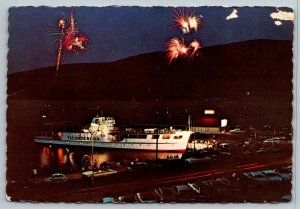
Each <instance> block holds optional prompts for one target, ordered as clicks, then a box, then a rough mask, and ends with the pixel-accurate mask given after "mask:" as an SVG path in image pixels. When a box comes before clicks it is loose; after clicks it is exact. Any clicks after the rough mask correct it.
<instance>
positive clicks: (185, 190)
mask: <svg viewBox="0 0 300 209" xmlns="http://www.w3.org/2000/svg"><path fill="white" fill-rule="evenodd" d="M175 190H176V192H177V201H178V202H197V201H198V199H199V195H198V194H197V193H196V192H195V191H194V190H193V189H192V188H191V187H189V186H187V185H185V184H181V185H177V186H175Z"/></svg>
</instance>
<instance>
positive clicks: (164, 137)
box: [162, 134, 170, 139]
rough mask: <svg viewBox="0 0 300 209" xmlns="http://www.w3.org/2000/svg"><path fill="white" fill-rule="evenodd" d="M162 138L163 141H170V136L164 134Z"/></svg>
mask: <svg viewBox="0 0 300 209" xmlns="http://www.w3.org/2000/svg"><path fill="white" fill-rule="evenodd" d="M162 138H163V139H170V135H169V134H164V135H163V137H162Z"/></svg>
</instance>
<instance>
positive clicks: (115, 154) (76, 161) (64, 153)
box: [40, 146, 182, 169]
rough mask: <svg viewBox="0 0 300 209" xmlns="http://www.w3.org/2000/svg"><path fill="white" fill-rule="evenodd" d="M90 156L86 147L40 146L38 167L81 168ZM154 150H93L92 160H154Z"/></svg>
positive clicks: (168, 155)
mask: <svg viewBox="0 0 300 209" xmlns="http://www.w3.org/2000/svg"><path fill="white" fill-rule="evenodd" d="M86 155H88V156H91V150H90V149H88V148H82V149H79V148H75V149H73V148H72V149H71V148H66V147H52V146H46V147H42V148H41V150H40V167H41V168H46V167H49V166H53V167H58V168H60V169H63V168H64V167H66V166H71V167H72V168H76V167H78V168H81V167H82V166H83V165H82V163H83V157H84V156H86ZM181 156H182V153H176V152H174V153H172V152H159V153H158V159H167V158H181ZM155 158H156V153H155V152H143V151H127V150H94V154H93V160H95V161H96V163H97V166H99V165H100V164H101V163H103V162H109V161H116V162H120V163H122V164H127V163H130V162H131V161H136V160H140V161H143V160H155Z"/></svg>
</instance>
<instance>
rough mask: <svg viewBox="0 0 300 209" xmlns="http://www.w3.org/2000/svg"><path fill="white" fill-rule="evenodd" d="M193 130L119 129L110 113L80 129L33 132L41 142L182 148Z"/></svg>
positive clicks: (184, 148) (143, 148)
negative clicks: (51, 132) (74, 130)
mask: <svg viewBox="0 0 300 209" xmlns="http://www.w3.org/2000/svg"><path fill="white" fill-rule="evenodd" d="M192 133H193V132H192V131H189V130H181V129H173V128H172V127H170V128H165V129H157V128H147V129H133V128H127V129H126V130H125V131H123V132H122V131H120V130H119V129H118V128H116V127H115V120H114V118H113V117H102V116H101V117H98V116H96V117H94V118H93V120H92V122H91V124H90V126H89V128H88V129H82V132H80V133H74V132H58V133H56V134H54V135H53V136H38V135H37V136H35V137H34V140H35V142H37V143H41V144H51V145H66V146H82V147H95V148H110V149H126V150H145V151H156V150H158V151H170V152H185V150H186V147H187V143H188V141H189V139H190V136H191V134H192Z"/></svg>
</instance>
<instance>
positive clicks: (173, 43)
mask: <svg viewBox="0 0 300 209" xmlns="http://www.w3.org/2000/svg"><path fill="white" fill-rule="evenodd" d="M173 17H174V21H175V23H176V25H177V26H178V27H179V28H181V30H182V36H181V40H179V39H178V38H173V39H171V40H170V41H169V42H168V43H167V45H166V46H167V49H166V51H167V58H168V60H169V63H171V62H173V61H174V60H176V59H177V58H178V57H184V58H192V57H193V56H195V54H196V52H197V50H198V49H200V48H201V44H200V42H199V41H197V40H196V39H194V40H193V41H192V42H191V43H190V44H189V45H188V47H187V46H186V45H185V43H184V41H183V36H184V35H185V34H188V33H191V32H192V31H194V32H197V31H198V28H199V26H200V24H201V20H202V19H201V18H202V17H201V16H197V15H194V14H193V13H191V12H190V11H187V12H185V11H184V10H183V9H179V10H178V11H175V12H174V15H173Z"/></svg>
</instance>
